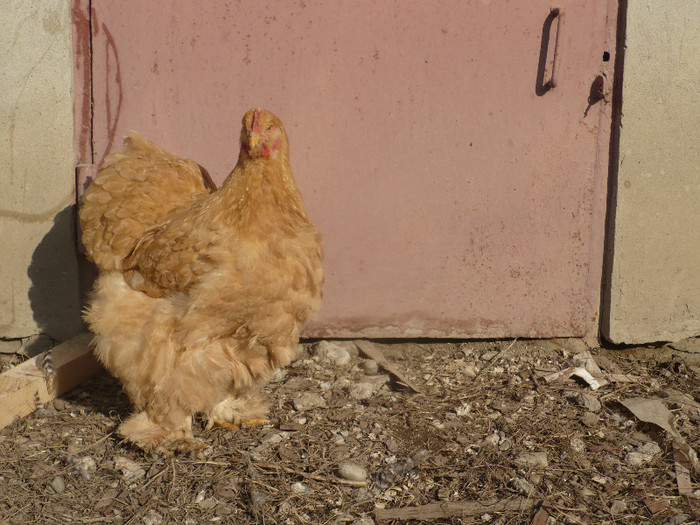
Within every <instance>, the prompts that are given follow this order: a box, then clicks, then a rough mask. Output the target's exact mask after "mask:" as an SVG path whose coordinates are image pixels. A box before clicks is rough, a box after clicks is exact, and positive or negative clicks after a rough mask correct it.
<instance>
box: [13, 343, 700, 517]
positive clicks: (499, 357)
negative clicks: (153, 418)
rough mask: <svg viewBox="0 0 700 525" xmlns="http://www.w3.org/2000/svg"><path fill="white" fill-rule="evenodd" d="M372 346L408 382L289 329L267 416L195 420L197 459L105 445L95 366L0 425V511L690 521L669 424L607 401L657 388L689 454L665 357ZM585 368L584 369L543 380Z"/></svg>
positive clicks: (105, 414) (102, 398) (103, 378)
mask: <svg viewBox="0 0 700 525" xmlns="http://www.w3.org/2000/svg"><path fill="white" fill-rule="evenodd" d="M375 346H376V348H378V349H380V350H381V351H382V352H383V353H384V355H385V356H386V358H387V359H388V360H389V361H390V362H391V363H392V364H394V365H395V366H396V367H397V368H398V369H399V370H400V371H402V372H404V373H405V376H406V378H407V379H408V380H409V381H410V382H411V383H412V384H414V385H415V386H416V387H417V389H419V392H414V391H412V390H411V389H410V388H407V387H405V385H402V384H401V383H400V382H399V381H397V380H396V377H395V376H393V375H391V374H388V373H387V371H386V370H385V369H384V368H382V367H377V364H376V362H375V361H371V360H367V359H365V358H364V354H362V353H358V349H357V347H356V345H355V344H354V343H353V342H313V343H306V344H304V345H302V347H301V353H300V357H299V359H298V360H297V361H295V362H294V363H293V364H292V366H291V367H289V368H288V369H287V370H285V371H283V372H282V373H280V374H279V375H278V377H276V379H275V381H274V382H273V383H271V384H270V385H269V386H268V387H266V388H265V392H266V394H267V395H268V399H269V400H270V403H271V412H270V417H269V422H268V423H267V424H264V425H254V426H248V427H244V428H242V429H241V430H238V431H233V430H229V429H223V428H215V429H213V430H211V431H206V430H205V429H204V422H203V421H201V420H198V421H196V423H195V435H197V436H198V437H200V438H203V439H205V440H206V441H207V442H208V443H209V444H210V445H211V447H210V449H209V450H208V451H207V453H206V454H204V455H200V456H196V455H175V456H172V457H166V456H151V455H146V454H144V453H142V452H141V451H139V450H136V449H133V448H130V447H129V446H127V445H126V444H124V443H122V442H121V441H120V440H119V439H118V438H117V437H116V436H115V434H114V433H113V431H114V429H115V427H116V426H117V424H118V423H119V421H120V419H122V418H124V417H125V416H127V415H128V414H129V404H128V400H127V398H126V396H125V395H124V394H123V393H122V392H121V390H120V387H119V384H118V383H117V382H116V381H115V380H113V379H112V378H111V377H109V376H108V375H106V374H105V373H102V374H100V375H98V376H96V377H94V378H92V379H91V380H90V381H88V382H86V383H85V384H83V385H81V386H80V387H79V388H77V389H75V390H73V391H71V392H69V393H68V394H66V395H64V396H62V397H61V398H59V399H56V400H55V401H54V402H52V403H50V404H48V405H47V406H44V407H41V408H39V409H38V410H37V411H35V412H34V413H33V414H32V415H30V416H28V417H26V418H23V419H20V420H16V421H15V422H14V423H13V424H12V425H10V426H9V427H6V428H5V429H3V430H1V431H0V524H2V525H7V524H27V523H115V524H122V525H126V524H145V525H157V524H170V523H174V524H186V525H194V524H199V523H235V524H248V523H255V524H296V523H312V524H353V525H371V524H373V523H402V524H404V523H406V524H407V523H418V522H419V521H418V520H424V521H427V522H430V523H483V524H520V523H526V524H536V525H547V524H549V525H551V524H554V523H586V524H594V523H595V524H598V523H600V524H603V523H616V524H626V523H629V524H638V523H658V524H665V525H679V524H682V523H696V522H697V520H699V519H700V490H698V484H697V476H696V475H695V474H694V473H693V474H691V475H690V477H688V476H687V475H684V474H683V466H684V465H686V463H685V462H684V461H683V458H682V457H681V460H680V461H678V462H676V461H674V445H673V436H672V435H671V432H669V431H668V430H662V429H661V428H660V427H659V426H657V425H655V424H653V423H648V422H644V421H643V420H642V419H644V416H642V417H641V419H640V417H639V414H635V413H633V412H631V411H629V410H628V409H627V408H625V406H624V405H623V402H626V400H629V399H634V398H642V399H646V400H657V402H658V403H660V404H661V405H662V406H664V407H665V408H667V409H668V410H670V413H671V414H672V417H670V420H671V421H670V424H672V425H673V426H674V427H675V429H677V431H678V434H679V435H680V439H681V440H686V441H687V445H689V446H690V447H691V448H693V449H695V450H698V449H700V432H698V428H699V427H698V423H699V422H700V411H699V408H700V404H698V402H700V376H699V375H698V373H700V369H698V368H696V367H694V366H693V364H692V363H689V362H688V361H687V360H685V359H684V358H683V357H682V355H681V356H680V357H679V354H678V353H674V352H673V351H670V350H669V349H668V348H666V349H665V350H666V351H665V352H661V351H660V350H661V349H652V350H649V351H648V352H647V354H648V357H649V358H648V359H646V360H645V359H644V356H642V359H641V360H640V359H639V353H637V354H635V356H636V357H635V358H632V357H631V355H632V354H630V353H629V352H624V351H620V350H603V349H593V350H591V354H592V358H593V359H592V360H591V359H587V358H586V355H585V351H586V349H587V347H586V346H585V345H584V344H583V343H582V342H581V341H578V340H557V341H534V340H530V341H486V342H484V341H482V342H443V343H427V344H424V343H407V342H402V343H393V344H380V343H375ZM581 352H584V353H583V354H581ZM592 361H594V364H592ZM595 364H597V365H598V367H599V368H600V370H599V371H595V370H593V371H594V374H593V375H594V377H593V378H591V377H588V376H585V374H579V375H583V376H584V377H583V378H581V377H578V376H572V377H567V376H568V374H565V375H564V376H563V377H561V378H559V380H555V378H553V377H551V376H550V374H553V373H556V372H559V371H565V370H567V369H569V372H571V368H575V367H579V368H578V372H580V371H581V369H582V368H583V369H585V370H589V371H590V370H591V369H592V368H593V369H595ZM595 380H598V381H599V382H600V383H606V382H607V384H602V385H598V384H596V383H595ZM597 386H600V387H599V388H595V389H594V387H597ZM672 430H673V429H672ZM676 443H678V441H676ZM677 446H678V445H677ZM677 446H676V448H677ZM676 458H678V456H676ZM679 473H680V474H679ZM679 476H680V477H679ZM684 480H685V481H684ZM679 483H680V485H679ZM679 491H682V492H684V493H685V494H684V495H680V494H679ZM400 509H404V510H400ZM402 512H403V514H401V513H402Z"/></svg>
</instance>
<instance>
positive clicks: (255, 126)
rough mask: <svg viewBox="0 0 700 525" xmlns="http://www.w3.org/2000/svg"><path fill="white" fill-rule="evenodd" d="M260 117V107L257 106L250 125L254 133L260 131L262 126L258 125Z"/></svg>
mask: <svg viewBox="0 0 700 525" xmlns="http://www.w3.org/2000/svg"><path fill="white" fill-rule="evenodd" d="M259 117H260V112H259V111H258V108H255V111H253V123H252V124H251V125H250V128H251V130H252V131H253V132H254V133H260V128H259V126H258V118H259Z"/></svg>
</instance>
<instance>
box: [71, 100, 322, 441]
mask: <svg viewBox="0 0 700 525" xmlns="http://www.w3.org/2000/svg"><path fill="white" fill-rule="evenodd" d="M80 225H81V228H82V240H83V244H84V245H85V248H86V251H87V254H88V257H89V258H90V259H91V260H92V261H93V262H94V263H95V264H96V265H97V267H98V269H99V271H100V273H99V277H98V279H97V281H96V283H95V287H94V290H93V292H92V297H91V300H90V303H89V305H88V307H87V309H86V312H85V319H86V321H87V323H88V324H89V326H90V328H91V329H92V331H93V332H94V334H95V338H94V347H95V353H96V355H97V357H98V358H99V360H100V361H101V362H102V363H103V364H104V365H105V367H106V368H107V370H109V372H110V373H112V374H113V375H114V376H116V377H117V378H119V380H120V381H121V382H122V384H123V387H124V389H125V391H126V392H127V394H128V395H129V398H130V400H131V402H132V403H133V405H134V407H135V413H134V414H133V415H132V416H130V417H129V418H128V419H127V420H125V421H124V422H123V423H122V424H121V425H120V426H119V428H118V434H119V435H120V436H122V437H124V438H125V439H126V440H127V441H129V442H131V443H133V444H135V445H137V446H139V447H141V448H143V449H145V450H156V451H161V452H169V451H173V450H192V449H196V448H199V447H201V446H203V443H202V442H201V441H200V440H198V439H196V438H194V437H193V434H192V429H191V421H192V415H193V414H195V413H198V412H202V413H205V414H206V415H207V416H208V418H209V423H210V425H211V424H212V423H220V424H226V423H228V424H235V423H238V422H241V421H243V420H250V419H257V418H261V417H263V416H264V414H265V413H266V407H265V404H264V403H263V402H262V401H261V400H260V399H259V397H258V394H257V392H256V385H259V384H261V383H263V382H265V381H266V380H267V379H268V378H269V376H270V373H271V372H272V371H273V370H274V369H275V368H276V367H280V366H283V365H286V364H288V363H289V362H290V360H291V359H292V357H293V356H294V353H295V349H296V345H297V342H298V336H299V328H300V325H301V324H302V323H303V322H304V321H305V320H306V319H308V318H309V317H310V316H311V315H312V314H313V313H314V312H315V311H316V310H317V309H318V308H319V305H320V302H321V284H322V281H323V273H322V268H321V261H322V257H323V253H322V248H321V243H320V234H319V232H318V230H317V229H316V227H315V226H314V225H313V223H312V222H311V220H310V219H309V216H308V214H307V212H306V209H305V208H304V204H303V203H302V199H301V194H300V193H299V190H298V189H297V186H296V184H295V182H294V177H293V175H292V170H291V167H290V165H289V145H288V141H287V135H286V133H285V130H284V127H283V126H282V123H281V122H280V120H279V119H278V118H277V117H276V116H275V115H273V114H272V113H270V112H269V111H265V110H257V109H254V110H250V111H248V112H247V113H246V114H245V116H244V117H243V129H242V131H241V151H240V154H239V157H238V163H237V164H236V167H235V168H234V170H233V171H232V172H231V174H230V175H229V176H228V178H227V179H226V181H225V182H224V183H223V184H222V185H221V187H220V188H218V189H215V188H214V185H213V184H212V183H211V180H210V179H209V178H208V175H206V173H203V172H202V171H200V168H199V166H198V165H197V164H196V163H194V162H193V161H190V160H186V159H181V158H178V157H176V156H174V155H171V154H169V153H167V152H165V151H164V150H162V149H160V148H159V147H158V146H156V145H155V144H153V143H152V142H149V141H148V140H146V139H144V138H142V137H140V136H139V135H138V134H136V133H134V132H132V133H131V134H130V135H129V136H128V137H127V138H126V139H125V141H124V149H123V151H122V152H121V153H117V154H114V155H111V156H110V157H108V158H107V160H106V163H105V165H104V167H103V168H102V169H101V170H100V172H99V173H98V174H97V177H96V178H95V180H94V181H93V182H92V183H91V184H90V186H89V187H88V188H87V190H86V192H85V194H84V196H83V201H82V207H81V209H80Z"/></svg>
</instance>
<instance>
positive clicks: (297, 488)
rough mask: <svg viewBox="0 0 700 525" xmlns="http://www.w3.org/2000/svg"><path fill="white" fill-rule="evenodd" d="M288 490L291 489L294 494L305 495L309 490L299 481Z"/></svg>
mask: <svg viewBox="0 0 700 525" xmlns="http://www.w3.org/2000/svg"><path fill="white" fill-rule="evenodd" d="M290 488H291V489H292V492H294V494H306V493H307V492H309V491H310V490H311V489H310V488H309V486H308V485H305V484H304V483H302V482H301V481H297V482H296V483H292V486H291V487H290Z"/></svg>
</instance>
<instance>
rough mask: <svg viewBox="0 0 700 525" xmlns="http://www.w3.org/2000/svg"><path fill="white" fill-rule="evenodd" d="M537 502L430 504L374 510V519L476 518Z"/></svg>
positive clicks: (527, 506) (447, 502)
mask: <svg viewBox="0 0 700 525" xmlns="http://www.w3.org/2000/svg"><path fill="white" fill-rule="evenodd" d="M536 504H537V501H536V500H533V499H525V498H518V499H514V500H486V501H483V502H480V501H444V502H435V503H428V504H427V505H420V506H418V507H405V508H397V509H374V517H375V518H376V519H377V521H381V520H426V521H427V520H435V519H439V518H450V517H453V516H475V515H477V514H482V513H485V512H505V511H517V510H530V509H532V508H533V507H534V506H535V505H536Z"/></svg>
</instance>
